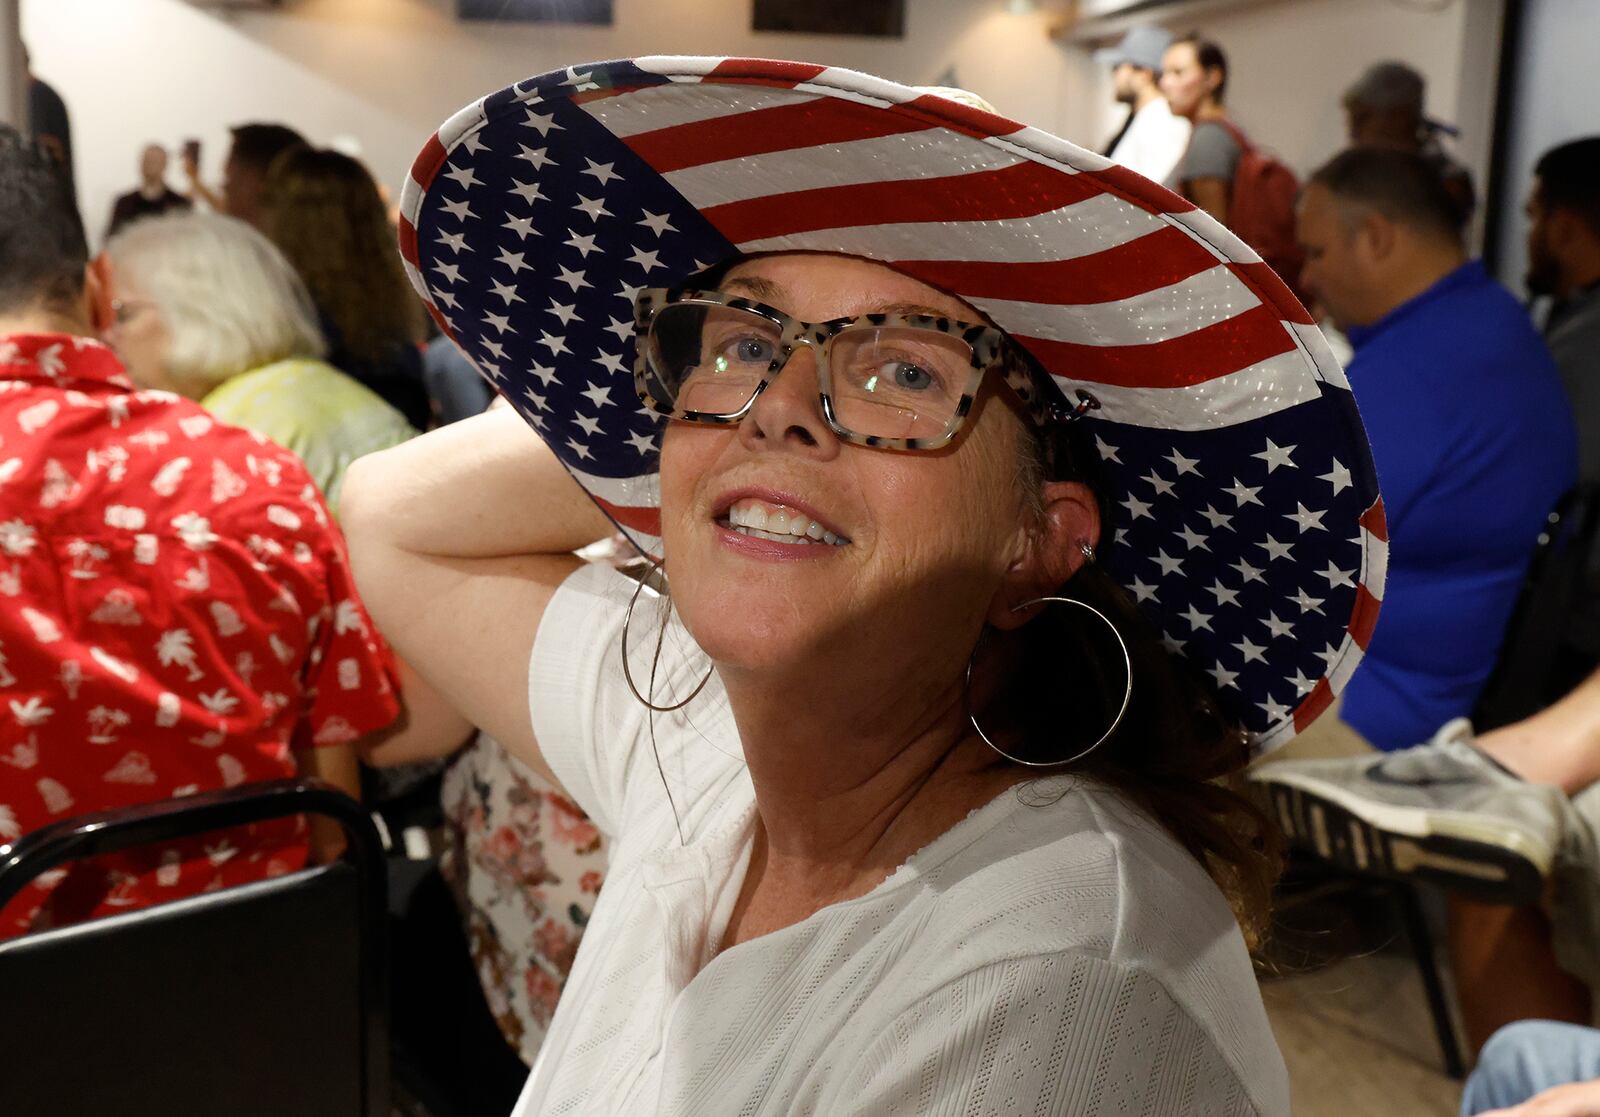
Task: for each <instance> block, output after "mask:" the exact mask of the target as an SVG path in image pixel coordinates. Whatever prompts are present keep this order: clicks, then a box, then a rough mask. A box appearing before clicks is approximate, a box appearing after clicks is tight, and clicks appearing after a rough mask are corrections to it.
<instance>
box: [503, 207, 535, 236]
mask: <svg viewBox="0 0 1600 1117" xmlns="http://www.w3.org/2000/svg"><path fill="white" fill-rule="evenodd" d="M506 217H507V218H508V220H507V221H505V222H504V223H503V224H502V225H501V226H500V227H501V228H502V229H510V230H511V231H512V232H513V233H516V234H517V236H518V238H520V239H521V240H527V239H528V238H529V237H530V236H534V237H536V236H538V235H539V230H538V229H535V228H534V227H533V218H531V217H512V216H511V215H510V214H509V213H508V214H506Z"/></svg>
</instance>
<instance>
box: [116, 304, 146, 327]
mask: <svg viewBox="0 0 1600 1117" xmlns="http://www.w3.org/2000/svg"><path fill="white" fill-rule="evenodd" d="M154 305H155V304H154V303H151V302H146V301H145V300H143V299H112V300H111V314H112V317H113V318H114V319H115V320H116V323H117V325H119V326H126V325H127V324H128V323H129V322H130V321H132V320H133V318H134V317H135V316H136V315H137V314H138V313H139V312H140V311H141V310H144V309H146V308H148V307H152V306H154Z"/></svg>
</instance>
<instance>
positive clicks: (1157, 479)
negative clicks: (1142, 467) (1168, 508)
mask: <svg viewBox="0 0 1600 1117" xmlns="http://www.w3.org/2000/svg"><path fill="white" fill-rule="evenodd" d="M1144 480H1146V481H1148V482H1150V485H1151V487H1152V488H1154V489H1155V491H1156V495H1157V496H1171V495H1172V482H1171V481H1168V480H1167V479H1166V478H1165V477H1163V476H1161V474H1159V473H1157V472H1156V471H1155V470H1153V469H1152V470H1151V471H1150V472H1149V473H1146V474H1145V475H1144Z"/></svg>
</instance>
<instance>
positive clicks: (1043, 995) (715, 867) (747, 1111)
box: [516, 567, 1289, 1117]
mask: <svg viewBox="0 0 1600 1117" xmlns="http://www.w3.org/2000/svg"><path fill="white" fill-rule="evenodd" d="M631 588H632V584H631V583H629V582H627V581H625V580H623V579H621V578H620V577H619V576H618V575H616V574H614V573H613V572H610V571H608V570H605V569H603V568H599V567H588V568H585V569H583V570H580V571H579V572H578V573H576V574H574V575H573V577H572V578H571V579H569V581H568V582H567V584H566V585H565V586H564V587H563V588H562V589H561V591H560V592H559V593H557V595H556V596H555V598H554V600H553V601H552V602H551V604H550V606H549V608H548V609H547V611H546V613H545V616H544V620H543V622H542V624H541V626H540V630H539V635H538V637H537V639H536V641H535V645H534V652H533V660H532V664H531V671H530V702H531V709H532V716H533V725H534V731H535V734H536V736H537V737H538V739H539V742H540V746H541V748H542V749H543V750H544V754H545V756H546V757H547V758H548V760H549V762H550V764H551V766H552V767H553V768H554V769H555V771H556V774H557V775H558V776H559V777H560V778H561V780H562V782H563V783H564V784H565V786H566V788H567V790H568V791H569V793H571V794H572V795H573V796H574V798H576V800H577V801H578V803H579V804H580V805H581V806H583V808H584V809H585V810H586V811H588V812H589V814H590V816H591V817H592V818H594V819H595V821H596V823H597V824H598V825H599V826H600V827H601V828H602V829H603V830H604V831H606V833H607V834H608V835H609V836H611V837H612V838H613V845H612V847H611V851H612V852H611V864H610V870H609V872H608V875H607V878H606V883H605V886H604V887H603V888H602V890H601V893H600V898H599V900H598V902H597V903H596V906H595V910H594V915H593V917H592V919H591V921H590V924H589V928H588V931H587V933H586V936H585V938H584V941H583V945H582V946H581V948H580V949H579V952H578V958H577V962H576V964H575V965H574V967H573V970H572V976H571V978H570V979H569V981H568V983H567V988H566V992H565V994H564V996H563V999H562V1002H561V1006H560V1008H559V1009H558V1011H557V1013H556V1017H555V1020H554V1021H553V1022H552V1024H551V1027H550V1032H549V1035H548V1037H547V1038H546V1040H545V1046H544V1048H543V1050H542V1051H541V1053H540V1056H539V1060H538V1062H537V1063H536V1064H535V1066H534V1070H533V1074H532V1076H531V1077H530V1079H529V1082H528V1086H527V1088H526V1090H525V1091H524V1093H523V1096H522V1099H521V1101H520V1102H519V1103H518V1107H517V1110H516V1117H533V1115H536V1114H537V1115H546V1114H548V1115H578V1114H626V1115H628V1117H636V1115H650V1114H659V1115H669V1114H670V1115H673V1117H678V1115H682V1117H691V1115H692V1117H707V1115H711V1117H720V1115H723V1114H728V1115H740V1117H755V1115H758V1114H760V1115H769V1114H815V1115H817V1117H836V1115H860V1117H868V1115H871V1117H886V1115H887V1117H901V1115H904V1117H912V1115H917V1117H974V1115H978V1117H982V1115H991V1114H992V1115H996V1117H998V1115H1000V1114H1008V1115H1009V1114H1018V1115H1029V1117H1041V1115H1046V1114H1051V1115H1054V1114H1073V1115H1077V1114H1083V1115H1090V1114H1108V1115H1109V1114H1118V1115H1123V1114H1149V1115H1162V1117H1167V1115H1179V1114H1182V1115H1185V1117H1187V1115H1213V1114H1214V1115H1218V1117H1224V1115H1227V1117H1231V1115H1241V1117H1243V1115H1259V1117H1278V1115H1281V1114H1287V1113H1288V1112H1289V1099H1288V1078H1287V1074H1286V1072H1285V1069H1284V1065H1283V1060H1282V1058H1281V1056H1280V1055H1279V1053H1278V1050H1277V1047H1276V1045H1275V1043H1274V1042H1273V1039H1272V1033H1271V1030H1270V1028H1269V1027H1268V1024H1267V1020H1266V1014H1265V1012H1264V1011H1263V1009H1262V1005H1261V998H1260V995H1259V993H1258V991H1257V988H1256V984H1255V979H1254V976H1253V974H1252V972H1251V967H1250V962H1249V959H1248V957H1247V955H1246V952H1245V948H1244V943H1243V940H1242V939H1241V938H1240V935H1239V932H1238V929H1237V927H1236V926H1235V924H1234V922H1233V919H1232V916H1231V914H1230V912H1229V910H1228V907H1227V904H1226V903H1225V902H1224V901H1223V898H1222V896H1221V895H1220V894H1219V893H1218V891H1217V889H1216V888H1215V886H1214V885H1213V884H1212V883H1211V881H1210V880H1209V878H1207V877H1206V875H1205V873H1204V872H1203V871H1202V870H1201V868H1200V867H1199V866H1198V865H1197V864H1196V863H1195V862H1194V860H1193V859H1192V858H1190V857H1189V856H1188V855H1187V854H1185V853H1184V852H1183V851H1182V850H1181V849H1179V848H1178V847H1177V846H1176V845H1175V843H1173V842H1172V840H1171V839H1170V838H1169V837H1167V836H1166V835H1165V833H1164V832H1163V831H1162V830H1161V829H1160V828H1159V827H1158V826H1157V825H1156V824H1155V823H1154V822H1152V821H1151V820H1150V819H1148V818H1147V817H1145V816H1144V815H1142V814H1140V813H1139V812H1137V811H1135V810H1134V809H1132V808H1131V807H1129V806H1128V805H1127V804H1126V803H1124V802H1123V801H1122V800H1121V799H1120V798H1119V797H1117V796H1116V795H1114V794H1112V793H1110V792H1108V791H1105V790H1103V789H1099V788H1096V787H1093V786H1092V785H1086V784H1084V783H1082V782H1081V781H1076V780H1070V779H1057V780H1054V781H1051V782H1049V783H1047V784H1043V785H1036V786H1032V787H1025V788H1023V789H1021V790H1019V791H1009V792H1006V793H1004V794H1002V795H1000V796H999V797H998V798H997V799H995V800H994V801H993V802H991V803H990V804H988V805H987V806H985V807H983V808H982V809H980V810H978V811H976V812H974V813H973V814H972V815H970V816H969V817H968V818H967V819H965V820H964V821H963V822H961V823H960V824H958V825H957V826H955V827H954V828H952V829H951V830H949V831H947V832H946V833H945V834H944V835H942V836H941V837H940V838H938V839H937V840H935V841H934V842H933V843H932V844H930V845H928V846H926V847H925V848H923V849H922V850H921V851H919V852H918V853H917V854H916V855H915V856H913V857H912V858H911V860H910V861H908V862H907V863H906V864H905V865H903V866H901V868H900V869H899V870H898V871H896V872H895V874H894V875H893V876H891V877H890V878H889V879H888V880H886V881H885V882H884V883H883V884H881V885H879V886H878V887H877V888H875V889H874V890H873V891H872V892H870V893H868V894H867V895H865V896H862V897H860V898H858V899H855V900H851V901H848V902H846V903H842V904H834V905H831V906H829V907H827V908H824V909H823V910H821V911H819V912H817V913H816V914H815V915H813V916H811V917H810V918H809V919H806V920H805V921H803V922H801V923H799V924H796V925H794V926H792V927H787V928H784V929H783V930H781V931H777V932H775V933H773V934H769V935H765V936H762V937H760V938H757V939H754V940H751V941H749V942H746V943H742V944H740V945H739V946H736V947H734V948H732V949H731V950H728V951H725V952H723V953H721V954H720V955H717V954H715V953H714V951H715V946H716V944H717V943H718V942H719V941H720V940H721V937H722V933H723V930H724V929H725V927H726V925H727V920H728V916H729V913H730V911H731V909H732V906H733V902H734V900H735V898H736V897H737V895H738V892H739V888H740V885H741V884H742V883H743V880H744V874H745V870H746V867H747V865H748V859H749V853H750V842H751V837H752V833H753V829H752V827H753V822H754V802H755V800H754V793H753V790H752V788H751V785H750V780H749V776H748V774H747V772H746V770H745V767H744V764H743V761H742V759H741V757H740V753H739V743H738V738H737V734H736V733H735V731H734V727H733V722H732V718H731V716H730V715H729V712H728V709H727V702H726V698H725V696H724V695H723V692H722V691H721V689H720V687H719V686H718V685H717V684H716V682H715V680H713V682H712V684H711V685H710V686H708V687H707V688H706V691H705V692H703V693H702V694H701V695H700V696H698V697H697V698H696V699H695V700H694V701H693V702H692V703H690V704H689V706H688V708H687V709H686V710H685V711H683V712H682V713H679V714H670V715H659V714H658V715H655V739H656V749H657V751H658V752H659V756H660V761H661V769H662V771H663V772H664V773H665V776H666V783H667V786H668V787H670V789H671V793H672V799H673V801H674V802H675V804H676V809H677V815H678V818H679V820H681V824H682V827H683V832H684V836H685V838H686V839H687V844H682V843H680V839H679V833H678V826H677V824H675V822H674V818H673V810H672V808H671V807H669V805H668V798H667V793H666V790H665V789H664V788H663V785H662V776H661V774H660V773H658V771H657V767H656V759H655V756H654V755H653V754H652V748H651V742H650V734H649V723H648V721H647V718H646V716H645V711H644V710H643V708H642V707H640V706H639V705H638V703H637V702H636V701H635V700H634V699H633V697H632V695H631V694H630V693H629V692H628V690H627V688H626V686H625V684H624V683H623V680H622V674H621V667H620V660H619V659H618V645H619V640H618V634H619V631H620V627H621V621H622V610H623V608H624V606H625V604H626V601H627V594H628V593H629V592H630V591H631ZM652 613H653V610H652V609H650V608H649V607H648V606H641V611H640V616H639V617H636V619H635V623H636V625H638V626H639V627H638V628H637V629H636V631H638V632H641V633H642V632H645V631H647V628H648V626H649V624H650V621H649V620H648V619H647V618H649V616H650V615H651V614H652ZM653 644H654V641H653V640H643V639H636V641H635V655H638V656H639V659H638V660H637V661H636V662H635V664H634V668H635V670H634V675H635V678H636V679H641V677H642V675H643V674H644V673H647V671H648V665H649V662H648V659H647V658H646V657H645V656H644V655H643V654H642V653H641V652H640V650H639V649H640V648H641V647H642V648H644V649H649V648H651V647H652V646H653ZM641 668H643V669H644V670H643V671H641ZM705 669H706V660H705V657H704V656H703V655H701V654H700V653H698V652H697V651H696V650H695V649H694V648H693V645H692V641H691V640H689V638H688V637H687V634H685V633H683V632H682V630H681V629H675V630H673V631H672V632H670V633H669V637H668V641H667V654H665V655H664V656H663V660H662V665H661V671H660V673H658V679H657V692H656V693H657V697H658V700H661V698H663V697H664V696H672V695H682V694H686V693H687V692H688V690H689V689H690V688H691V687H692V686H693V685H694V683H695V682H696V681H698V679H699V676H700V674H701V673H703V672H704V671H705ZM641 681H642V679H641ZM685 715H687V716H685ZM1058 795H1059V798H1057V796H1058Z"/></svg>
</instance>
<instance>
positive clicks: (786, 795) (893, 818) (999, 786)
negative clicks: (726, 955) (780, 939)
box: [724, 674, 1027, 946]
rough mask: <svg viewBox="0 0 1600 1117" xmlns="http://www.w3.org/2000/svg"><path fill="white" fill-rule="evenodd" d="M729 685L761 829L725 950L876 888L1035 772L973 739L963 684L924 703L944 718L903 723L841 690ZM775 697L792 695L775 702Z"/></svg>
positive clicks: (734, 682)
mask: <svg viewBox="0 0 1600 1117" xmlns="http://www.w3.org/2000/svg"><path fill="white" fill-rule="evenodd" d="M725 679H726V677H725ZM726 681H727V682H728V684H729V685H728V691H729V699H730V702H731V703H732V706H733V710H734V715H735V720H736V721H737V722H738V725H739V735H740V740H741V741H742V743H743V745H744V751H745V757H746V761H747V763H748V764H749V768H750V774H751V779H752V781H753V782H754V784H755V791H756V806H757V824H756V836H755V846H754V849H753V851H752V856H751V861H750V869H749V872H748V873H747V876H746V880H745V884H744V888H743V890H742V891H741V894H740V898H739V901H738V904H737V906H736V908H735V910H734V915H733V918H732V920H731V921H730V923H729V927H728V931H727V934H726V936H725V938H724V945H725V946H728V945H732V944H733V943H736V942H742V941H744V940H745V939H748V938H754V937H756V936H758V935H761V934H766V933H768V932H770V931H774V930H777V929H779V928H780V927H784V926H788V925H790V924H792V923H797V922H799V921H800V920H802V919H805V918H806V917H807V916H809V915H811V914H812V913H814V912H815V911H817V910H819V909H820V908H823V907H826V906H827V905H829V904H833V903H838V902H841V901H844V900H848V899H853V898H854V897H856V896H860V895H864V894H866V893H867V892H870V891H871V890H872V889H873V888H875V887H876V886H877V885H878V884H879V883H881V882H882V881H883V880H884V879H886V878H887V877H888V876H889V875H890V874H891V873H893V872H894V871H895V869H897V868H898V867H899V866H900V865H902V864H904V863H905V861H906V860H907V859H908V858H909V857H910V856H911V855H912V854H914V853H915V852H916V851H917V850H919V849H921V848H923V847H924V846H926V845H927V844H928V843H929V842H931V841H933V840H934V839H935V838H937V837H938V836H939V835H940V834H942V833H944V832H945V831H946V830H948V829H950V828H951V827H952V826H954V825H955V824H956V823H958V822H960V821H961V820H962V819H963V818H965V817H966V816H967V815H968V814H970V813H971V812H972V811H973V810H975V809H977V808H978V807H981V806H983V805H984V804H985V803H987V802H989V801H990V800H992V799H993V798H994V797H995V796H996V795H998V794H999V793H1000V792H1001V791H1003V790H1005V789H1006V788H1007V787H1010V786H1012V785H1014V784H1016V783H1017V782H1019V781H1020V780H1022V779H1024V778H1026V775H1027V773H1026V772H1025V771H1023V770H1021V769H1017V768H1015V767H1013V766H1010V765H1007V764H1004V763H1003V762H997V761H996V758H995V756H994V754H993V753H992V752H990V751H989V749H988V748H987V746H985V745H984V744H983V742H982V741H981V740H979V739H978V738H977V737H976V736H975V735H974V734H972V733H971V732H970V729H969V727H967V726H966V724H965V719H964V716H963V715H962V713H961V710H962V708H963V707H962V695H961V689H960V687H959V686H955V687H953V688H951V689H950V690H949V692H947V693H945V694H943V695H941V696H939V698H938V700H936V701H935V702H932V703H929V704H927V705H925V706H923V707H922V709H923V710H932V711H935V713H934V714H933V715H932V716H929V715H927V714H923V715H922V716H921V717H916V716H913V717H911V718H908V719H905V720H904V721H902V722H899V723H898V724H897V723H896V721H895V719H894V718H893V717H892V716H883V711H882V710H875V711H872V712H871V713H868V712H867V711H866V710H864V709H862V707H863V706H866V705H871V703H870V702H862V703H853V702H851V701H850V700H849V699H848V698H847V697H845V696H842V695H839V694H826V695H813V696H810V697H801V696H798V695H795V694H793V693H791V692H789V691H787V690H785V689H783V688H776V689H775V688H772V687H770V685H769V686H766V687H756V686H754V685H752V686H751V687H749V688H745V687H741V686H740V685H739V681H738V679H737V675H736V674H735V675H734V678H732V679H726ZM774 693H781V694H787V696H788V700H787V701H784V702H781V703H775V702H772V701H770V699H769V696H770V695H771V694H774ZM890 705H892V703H891V704H890ZM911 708H913V709H915V706H912V707H911Z"/></svg>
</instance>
